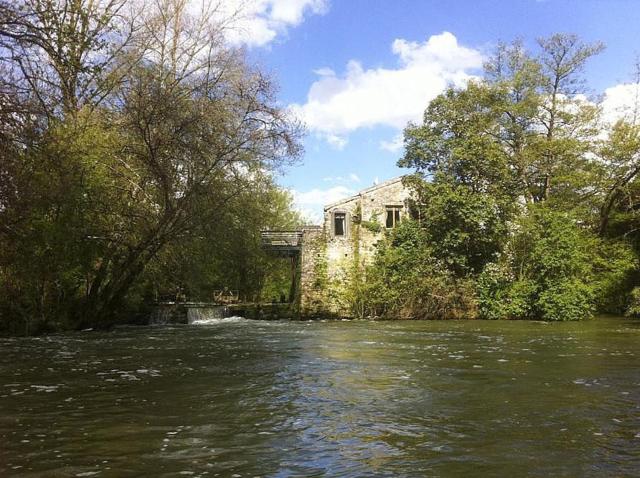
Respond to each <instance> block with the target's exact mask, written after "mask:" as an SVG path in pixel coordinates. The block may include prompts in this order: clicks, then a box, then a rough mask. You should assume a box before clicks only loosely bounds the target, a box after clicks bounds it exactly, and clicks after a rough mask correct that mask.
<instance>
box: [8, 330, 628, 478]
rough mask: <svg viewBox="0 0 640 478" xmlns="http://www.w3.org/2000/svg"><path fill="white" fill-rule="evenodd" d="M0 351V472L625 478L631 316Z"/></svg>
mask: <svg viewBox="0 0 640 478" xmlns="http://www.w3.org/2000/svg"><path fill="white" fill-rule="evenodd" d="M209 322H210V323H209V324H208V325H193V326H175V327H141V328H122V329H118V330H116V331H113V332H104V333H103V332H83V333H72V334H65V335H55V336H49V337H42V338H12V339H0V378H1V379H2V380H1V382H2V383H0V476H2V477H5V476H20V477H58V476H60V477H62V476H85V477H86V476H99V477H128V476H131V477H138V476H150V477H164V476H167V477H168V476H223V477H254V476H265V477H285V476H353V477H364V476H394V477H398V476H411V477H413V476H415V477H423V476H452V477H457V476H460V477H462V476H464V477H470V476H473V477H478V476H505V477H520V476H540V477H549V476H553V477H557V476H567V477H577V476H593V477H601V476H616V477H622V476H629V477H631V476H640V321H631V320H624V319H597V320H593V321H590V322H582V323H558V324H544V323H537V322H506V321H501V322H481V321H467V322H463V321H460V322H356V321H354V322H285V321H282V322H258V321H248V320H244V319H225V320H212V321H209Z"/></svg>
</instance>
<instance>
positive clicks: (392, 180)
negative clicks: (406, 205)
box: [324, 175, 405, 211]
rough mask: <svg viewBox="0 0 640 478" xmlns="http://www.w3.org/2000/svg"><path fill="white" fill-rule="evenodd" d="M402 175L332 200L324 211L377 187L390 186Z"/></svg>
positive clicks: (401, 177)
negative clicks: (351, 194)
mask: <svg viewBox="0 0 640 478" xmlns="http://www.w3.org/2000/svg"><path fill="white" fill-rule="evenodd" d="M404 177H405V176H404V175H403V176H398V177H396V178H392V179H388V180H386V181H383V182H381V183H378V184H374V185H373V186H371V187H369V188H367V189H363V190H362V191H360V192H358V193H357V194H354V195H353V196H349V197H346V198H343V199H340V200H339V201H335V202H332V203H331V204H327V205H326V206H325V207H324V210H325V211H326V210H328V209H331V208H333V207H336V206H339V205H340V204H344V203H346V202H349V201H352V200H354V199H356V198H357V197H358V196H362V195H363V194H367V193H370V192H372V191H375V190H377V189H380V188H384V187H387V186H391V185H392V184H395V183H397V182H400V181H402V179H403V178H404Z"/></svg>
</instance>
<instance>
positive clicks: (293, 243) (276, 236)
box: [260, 231, 302, 248]
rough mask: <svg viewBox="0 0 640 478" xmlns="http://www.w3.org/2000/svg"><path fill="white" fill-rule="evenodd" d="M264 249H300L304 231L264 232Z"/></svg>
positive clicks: (261, 234) (262, 236) (262, 233)
mask: <svg viewBox="0 0 640 478" xmlns="http://www.w3.org/2000/svg"><path fill="white" fill-rule="evenodd" d="M260 236H261V239H262V246H263V247H267V248H270V247H300V246H301V244H302V231H262V232H261V233H260Z"/></svg>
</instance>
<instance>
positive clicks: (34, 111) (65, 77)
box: [0, 0, 301, 334]
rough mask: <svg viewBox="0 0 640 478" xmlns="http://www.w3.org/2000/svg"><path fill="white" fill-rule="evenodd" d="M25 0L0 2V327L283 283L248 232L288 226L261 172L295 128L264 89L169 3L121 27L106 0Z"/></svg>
mask: <svg viewBox="0 0 640 478" xmlns="http://www.w3.org/2000/svg"><path fill="white" fill-rule="evenodd" d="M5 3H6V2H5ZM40 3H41V2H36V3H33V2H24V1H17V2H13V3H12V2H9V3H6V6H4V5H3V14H5V16H6V17H7V20H8V21H9V20H11V21H9V23H7V25H9V24H11V28H10V29H9V30H6V29H5V30H2V31H0V41H1V42H2V44H3V48H5V49H6V50H7V51H12V52H13V54H8V55H6V58H5V60H6V61H3V75H0V86H1V87H2V89H3V91H4V88H5V87H6V88H9V90H8V91H11V93H9V95H5V96H3V98H5V97H6V98H8V99H9V100H10V101H11V106H10V107H7V108H2V109H1V111H0V155H1V156H0V329H7V330H9V331H10V332H15V333H26V334H31V333H38V332H47V331H51V330H58V329H65V328H84V327H108V326H110V325H112V324H114V323H116V322H118V321H120V320H125V321H126V320H131V313H132V311H136V310H138V309H139V308H140V307H141V305H142V303H143V302H144V301H146V300H149V299H153V298H155V297H157V296H158V295H162V294H163V293H165V292H171V293H175V292H177V291H182V292H183V293H188V294H189V296H190V297H191V298H194V299H195V298H202V299H207V298H209V297H210V294H211V291H212V290H213V289H219V288H223V287H228V288H229V289H238V290H239V291H240V292H241V294H242V295H243V296H245V297H253V296H255V295H257V294H259V293H260V290H261V289H262V288H263V287H271V288H276V287H282V282H283V281H282V276H283V274H282V273H281V272H282V270H283V269H284V267H285V266H284V265H281V266H276V267H275V268H274V267H273V264H271V263H270V260H269V259H268V258H267V257H266V256H265V254H264V253H263V252H262V250H261V247H260V230H261V229H263V228H284V229H286V228H291V227H293V226H294V224H295V225H297V223H298V221H299V218H297V217H296V216H295V214H292V213H291V207H290V206H291V198H290V196H289V195H288V194H287V193H285V192H283V191H282V190H280V189H279V188H278V187H277V186H276V185H275V181H274V179H273V171H274V170H277V169H278V168H280V167H282V166H283V165H285V164H286V163H288V162H289V161H292V160H295V159H296V158H297V156H298V154H299V153H300V144H299V135H300V133H301V130H300V126H299V125H298V123H297V121H295V120H294V119H292V118H290V117H289V116H288V115H287V114H286V112H285V111H284V110H282V109H280V108H279V107H278V106H277V104H276V101H275V98H274V87H273V85H272V83H271V81H270V80H269V79H268V78H267V77H265V75H264V74H262V73H261V72H260V71H258V70H256V68H254V67H253V66H250V65H249V64H247V63H245V61H244V59H243V57H242V55H238V54H237V52H236V51H234V50H232V49H230V47H228V46H226V45H224V44H222V43H220V41H219V39H220V35H221V32H220V31H216V29H215V28H202V25H209V24H211V25H214V23H213V22H212V19H211V18H199V19H194V18H192V17H191V14H190V13H189V12H188V11H187V10H186V9H184V5H183V4H182V3H181V2H179V1H177V0H175V1H174V0H168V1H167V2H160V3H157V4H154V5H152V6H150V9H149V11H148V12H146V13H148V15H144V16H140V17H136V18H130V19H128V20H129V21H127V20H126V19H125V18H124V17H122V15H124V9H122V8H121V7H122V5H123V2H122V1H121V0H118V1H115V2H108V4H104V5H103V3H101V2H97V3H96V2H87V1H85V0H81V1H67V0H64V1H62V2H45V3H43V4H42V5H40ZM36 7H37V8H36ZM58 10H61V11H62V10H63V11H64V12H65V14H64V15H60V16H57V14H58V13H59V11H58ZM54 20H55V21H54ZM139 22H142V23H139ZM215 24H218V23H215ZM18 25H19V26H18ZM15 28H17V29H18V30H19V32H17V31H13V33H12V31H10V30H11V29H15ZM127 28H131V31H127ZM160 30H162V31H165V32H168V33H167V35H161V36H157V35H150V34H148V33H149V32H152V31H160ZM143 35H144V40H143ZM17 38H21V40H18V39H17ZM52 39H55V40H52ZM52 41H53V42H54V44H51V42H52ZM158 51H163V52H167V54H166V55H165V54H163V55H156V54H152V53H151V52H158ZM112 52H113V53H114V54H113V55H112V54H111V53H112ZM23 57H24V58H27V57H31V58H38V62H35V63H34V62H31V61H29V62H26V63H22V64H20V63H19V60H18V59H19V58H23ZM34 65H37V68H33V67H34ZM5 72H6V73H7V75H6V76H5V74H4V73H5ZM213 78H215V81H214V80H213ZM34 99H37V101H34ZM276 269H278V271H276ZM271 272H273V273H272V274H270V273H271Z"/></svg>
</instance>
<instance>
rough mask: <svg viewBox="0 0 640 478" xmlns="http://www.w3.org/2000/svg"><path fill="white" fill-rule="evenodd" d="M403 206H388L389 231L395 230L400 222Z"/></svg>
mask: <svg viewBox="0 0 640 478" xmlns="http://www.w3.org/2000/svg"><path fill="white" fill-rule="evenodd" d="M401 210H402V206H387V221H386V227H387V229H393V228H394V227H396V226H397V225H398V223H399V222H400V211H401Z"/></svg>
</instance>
